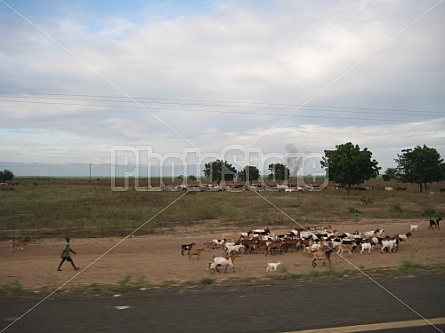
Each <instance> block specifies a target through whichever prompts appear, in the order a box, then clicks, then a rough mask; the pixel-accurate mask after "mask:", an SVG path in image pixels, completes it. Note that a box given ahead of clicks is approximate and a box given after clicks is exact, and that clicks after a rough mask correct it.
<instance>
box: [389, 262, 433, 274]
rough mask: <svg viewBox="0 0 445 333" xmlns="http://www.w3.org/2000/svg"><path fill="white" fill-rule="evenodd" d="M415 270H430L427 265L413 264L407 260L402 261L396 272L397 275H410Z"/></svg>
mask: <svg viewBox="0 0 445 333" xmlns="http://www.w3.org/2000/svg"><path fill="white" fill-rule="evenodd" d="M416 269H430V267H429V266H428V265H423V264H415V263H413V262H412V261H411V260H409V259H403V260H402V262H401V263H400V265H399V266H398V267H397V268H396V271H397V272H399V273H410V272H412V271H413V270H416Z"/></svg>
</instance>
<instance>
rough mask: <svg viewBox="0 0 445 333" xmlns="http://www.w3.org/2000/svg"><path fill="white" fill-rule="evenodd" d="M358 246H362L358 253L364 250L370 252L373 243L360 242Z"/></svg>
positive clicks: (362, 252)
mask: <svg viewBox="0 0 445 333" xmlns="http://www.w3.org/2000/svg"><path fill="white" fill-rule="evenodd" d="M360 246H361V247H362V249H361V250H360V254H364V253H365V251H368V254H371V251H372V249H373V248H374V244H372V243H361V244H360Z"/></svg>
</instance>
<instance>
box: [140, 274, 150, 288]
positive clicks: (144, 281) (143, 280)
mask: <svg viewBox="0 0 445 333" xmlns="http://www.w3.org/2000/svg"><path fill="white" fill-rule="evenodd" d="M136 284H137V286H138V287H139V288H150V287H151V284H150V282H148V281H147V279H146V278H145V276H141V277H140V278H139V279H138V280H137V282H136Z"/></svg>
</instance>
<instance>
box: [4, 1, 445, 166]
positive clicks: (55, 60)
mask: <svg viewBox="0 0 445 333" xmlns="http://www.w3.org/2000/svg"><path fill="white" fill-rule="evenodd" d="M444 17H445V2H443V0H442V1H440V0H431V1H430V0H425V1H417V0H416V1H414V0H413V1H398V0H388V1H383V0H382V1H355V0H354V1H352V0H351V1H347V0H345V1H332V0H331V1H316V2H314V1H146V0H144V1H118V0H111V1H84V0H78V1H74V2H73V1H67V0H66V1H65V0H60V1H43V0H36V1H34V0H33V1H31V0H28V1H25V0H0V29H1V30H0V73H1V75H0V161H8V162H25V163H31V162H39V163H43V162H44V163H55V164H66V163H73V162H76V163H87V164H88V163H93V164H98V163H108V162H110V161H112V159H113V157H112V152H113V149H114V147H122V146H124V147H125V146H128V147H139V146H145V147H150V148H151V149H152V151H153V152H156V153H157V154H160V155H162V154H171V153H183V152H184V150H188V149H194V150H198V151H200V152H201V153H203V154H216V155H215V156H218V154H220V153H221V152H222V151H224V149H226V147H230V146H232V145H235V146H238V147H245V149H246V150H248V149H257V150H260V151H261V152H263V153H264V154H284V153H287V152H298V153H315V154H323V151H324V150H325V149H335V146H336V145H339V144H343V143H346V142H349V141H350V142H352V143H353V144H358V145H359V146H360V148H362V149H363V148H365V147H366V148H368V149H369V150H370V151H371V152H372V153H373V158H375V159H376V160H377V161H378V162H379V166H381V167H382V172H383V171H384V170H386V168H388V167H394V166H395V162H394V159H395V158H397V154H399V153H401V150H402V149H405V148H412V147H415V146H417V145H420V146H422V145H427V146H428V147H431V148H435V149H437V151H438V152H439V153H440V154H441V156H442V157H445V38H443V33H444V31H445V21H444V20H443V18H444Z"/></svg>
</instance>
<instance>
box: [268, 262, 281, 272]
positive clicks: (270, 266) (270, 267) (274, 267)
mask: <svg viewBox="0 0 445 333" xmlns="http://www.w3.org/2000/svg"><path fill="white" fill-rule="evenodd" d="M279 265H281V261H279V262H268V263H267V268H266V272H276V271H277V268H278V266H279Z"/></svg>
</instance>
